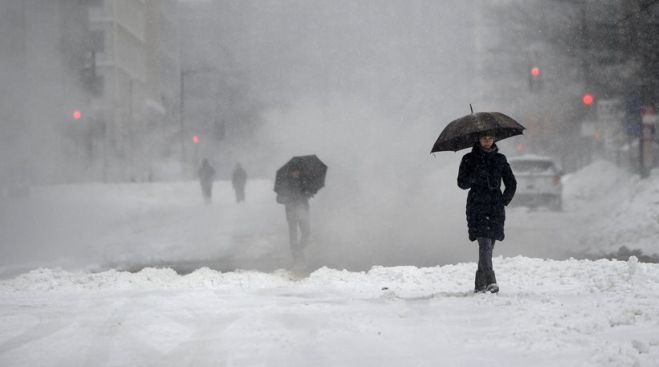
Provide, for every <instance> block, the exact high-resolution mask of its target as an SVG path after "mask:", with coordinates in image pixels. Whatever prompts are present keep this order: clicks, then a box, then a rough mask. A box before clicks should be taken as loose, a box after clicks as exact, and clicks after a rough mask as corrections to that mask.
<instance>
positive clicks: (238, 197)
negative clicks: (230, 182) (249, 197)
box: [234, 186, 245, 203]
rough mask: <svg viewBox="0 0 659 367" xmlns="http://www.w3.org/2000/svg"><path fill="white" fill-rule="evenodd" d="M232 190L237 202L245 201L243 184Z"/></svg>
mask: <svg viewBox="0 0 659 367" xmlns="http://www.w3.org/2000/svg"><path fill="white" fill-rule="evenodd" d="M234 191H235V192H236V202H237V203H240V202H241V201H245V186H236V187H235V188H234Z"/></svg>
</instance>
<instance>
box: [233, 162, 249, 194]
mask: <svg viewBox="0 0 659 367" xmlns="http://www.w3.org/2000/svg"><path fill="white" fill-rule="evenodd" d="M246 183H247V172H245V170H244V169H243V168H242V167H241V166H237V167H236V168H235V169H234V170H233V175H232V177H231V184H232V185H233V188H234V189H235V188H242V187H244V186H245V184H246Z"/></svg>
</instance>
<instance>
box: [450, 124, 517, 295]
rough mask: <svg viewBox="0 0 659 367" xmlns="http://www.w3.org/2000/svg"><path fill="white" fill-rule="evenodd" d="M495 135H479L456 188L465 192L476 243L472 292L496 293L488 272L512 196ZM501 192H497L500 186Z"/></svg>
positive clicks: (508, 171)
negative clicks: (503, 187) (475, 263)
mask: <svg viewBox="0 0 659 367" xmlns="http://www.w3.org/2000/svg"><path fill="white" fill-rule="evenodd" d="M495 138H496V136H495V132H494V131H486V132H483V133H481V134H480V135H479V138H478V142H477V143H475V144H474V147H473V148H472V150H471V152H470V153H467V154H465V155H464V156H463V157H462V162H460V170H459V172H458V186H459V187H460V188H461V189H464V190H467V189H469V194H468V195H467V225H468V227H469V240H470V241H478V248H479V252H478V254H479V255H478V270H477V271H476V279H475V288H474V291H475V292H491V293H496V292H498V291H499V286H498V285H497V280H496V277H495V275H494V269H493V268H492V251H493V250H494V242H495V241H502V240H503V239H504V222H505V220H506V212H505V206H507V205H508V204H509V203H510V201H511V200H512V199H513V196H514V195H515V190H516V189H517V181H516V180H515V175H514V174H513V172H512V170H511V169H510V165H509V164H508V160H507V159H506V156H505V155H503V154H501V153H499V149H498V147H497V146H496V144H495ZM502 181H503V184H504V185H505V190H504V191H503V192H501V182H502Z"/></svg>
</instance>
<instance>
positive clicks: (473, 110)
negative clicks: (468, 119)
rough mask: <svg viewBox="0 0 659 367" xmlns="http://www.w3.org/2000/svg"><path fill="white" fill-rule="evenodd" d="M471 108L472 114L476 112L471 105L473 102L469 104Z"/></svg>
mask: <svg viewBox="0 0 659 367" xmlns="http://www.w3.org/2000/svg"><path fill="white" fill-rule="evenodd" d="M469 109H470V110H471V114H472V115H473V114H474V108H473V107H471V103H470V104H469Z"/></svg>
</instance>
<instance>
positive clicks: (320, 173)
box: [275, 154, 327, 195]
mask: <svg viewBox="0 0 659 367" xmlns="http://www.w3.org/2000/svg"><path fill="white" fill-rule="evenodd" d="M295 170H298V171H300V176H299V180H300V181H301V186H302V187H301V189H302V190H303V191H306V192H308V193H310V194H312V195H314V194H315V193H317V192H318V190H320V189H321V188H322V187H323V186H325V175H326V174H327V166H326V165H325V163H323V162H322V161H321V160H320V159H318V157H317V156H316V155H315V154H312V155H303V156H296V157H293V158H291V159H290V160H289V161H288V162H286V164H284V165H283V166H281V168H279V169H278V170H277V177H276V178H275V192H276V193H278V194H279V193H283V192H285V190H287V189H288V187H290V185H289V183H290V182H291V180H293V177H292V176H291V172H292V171H295Z"/></svg>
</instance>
